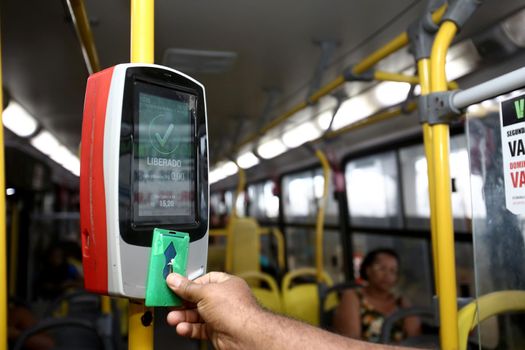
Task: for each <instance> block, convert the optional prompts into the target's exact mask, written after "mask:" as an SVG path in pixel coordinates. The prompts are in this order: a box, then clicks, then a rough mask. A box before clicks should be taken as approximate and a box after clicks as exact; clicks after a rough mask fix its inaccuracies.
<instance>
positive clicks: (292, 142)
mask: <svg viewBox="0 0 525 350" xmlns="http://www.w3.org/2000/svg"><path fill="white" fill-rule="evenodd" d="M320 135H321V130H319V129H318V128H317V127H316V126H315V125H314V124H313V123H312V122H306V123H302V124H300V125H298V126H296V127H295V128H293V129H291V130H289V131H287V132H285V133H284V134H283V137H282V139H283V142H284V144H285V145H286V146H288V147H290V148H294V147H298V146H300V145H302V144H303V143H305V142H308V141H310V140H313V139H315V138H317V137H319V136H320Z"/></svg>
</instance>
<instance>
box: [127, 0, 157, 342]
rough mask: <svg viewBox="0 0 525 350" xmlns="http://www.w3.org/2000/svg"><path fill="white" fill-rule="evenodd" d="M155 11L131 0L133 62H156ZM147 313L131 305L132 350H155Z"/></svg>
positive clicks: (142, 0)
mask: <svg viewBox="0 0 525 350" xmlns="http://www.w3.org/2000/svg"><path fill="white" fill-rule="evenodd" d="M154 9H155V2H154V0H131V62H137V63H153V62H154V50H153V44H154V42H153V41H154V24H155V22H154ZM147 311H148V309H147V308H146V307H145V306H144V304H143V303H136V302H130V304H129V316H128V317H129V318H128V321H129V338H128V348H129V349H130V350H148V349H153V322H152V323H151V324H150V325H148V326H144V325H143V324H142V320H141V318H142V315H144V313H145V312H147ZM150 311H151V312H153V310H150Z"/></svg>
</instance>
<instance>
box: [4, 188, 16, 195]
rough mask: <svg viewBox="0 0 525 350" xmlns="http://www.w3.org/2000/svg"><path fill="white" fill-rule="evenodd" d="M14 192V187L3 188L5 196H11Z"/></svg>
mask: <svg viewBox="0 0 525 350" xmlns="http://www.w3.org/2000/svg"><path fill="white" fill-rule="evenodd" d="M15 193H16V191H15V189H14V188H11V187H9V188H6V189H5V194H6V195H7V196H12V195H14V194H15Z"/></svg>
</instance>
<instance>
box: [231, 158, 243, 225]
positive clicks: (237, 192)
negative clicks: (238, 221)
mask: <svg viewBox="0 0 525 350" xmlns="http://www.w3.org/2000/svg"><path fill="white" fill-rule="evenodd" d="M237 176H238V177H239V178H238V180H237V188H236V189H235V194H234V196H233V203H232V211H231V214H230V220H231V218H235V217H237V199H238V198H239V195H240V194H241V192H242V191H244V187H245V186H246V172H245V171H244V169H243V168H241V167H240V166H238V165H237Z"/></svg>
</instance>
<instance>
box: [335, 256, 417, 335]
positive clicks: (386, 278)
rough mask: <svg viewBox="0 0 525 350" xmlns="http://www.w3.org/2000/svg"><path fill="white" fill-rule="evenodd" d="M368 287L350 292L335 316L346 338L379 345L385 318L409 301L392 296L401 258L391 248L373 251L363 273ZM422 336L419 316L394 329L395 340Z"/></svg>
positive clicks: (404, 321)
mask: <svg viewBox="0 0 525 350" xmlns="http://www.w3.org/2000/svg"><path fill="white" fill-rule="evenodd" d="M359 272H360V275H361V279H363V280H364V281H365V282H366V284H365V286H364V287H362V288H357V289H351V290H347V291H346V292H344V293H343V295H342V296H341V302H340V304H339V306H338V307H337V309H336V312H335V315H334V328H335V330H336V331H337V332H338V333H340V334H342V335H345V336H348V337H351V338H355V339H362V340H366V341H370V342H379V341H380V336H381V328H382V326H383V323H384V321H385V318H386V317H388V316H389V315H391V314H392V313H394V312H395V311H397V310H398V309H399V308H404V307H409V306H410V305H409V302H408V301H407V300H406V299H405V298H402V297H400V296H396V295H394V294H393V293H392V289H393V288H394V286H395V285H396V283H397V281H398V278H399V256H398V255H397V253H396V252H395V251H393V250H391V249H377V250H374V251H371V252H369V253H368V254H367V255H366V256H365V258H364V260H363V263H362V264H361V268H360V270H359ZM420 333H421V324H420V321H419V319H418V318H417V317H407V318H405V319H404V320H402V321H401V322H400V323H399V324H396V325H395V326H394V327H393V328H392V334H391V339H392V340H393V341H394V342H399V341H401V340H402V339H404V338H406V337H413V336H417V335H419V334H420Z"/></svg>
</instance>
